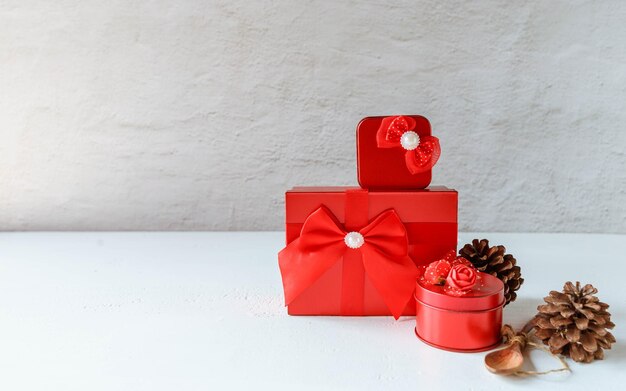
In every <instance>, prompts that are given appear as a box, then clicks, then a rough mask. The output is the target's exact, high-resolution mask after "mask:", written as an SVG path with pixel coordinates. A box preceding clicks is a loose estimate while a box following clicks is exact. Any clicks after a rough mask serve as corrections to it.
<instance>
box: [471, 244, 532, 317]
mask: <svg viewBox="0 0 626 391" xmlns="http://www.w3.org/2000/svg"><path fill="white" fill-rule="evenodd" d="M505 252H506V248H505V247H504V246H493V247H489V241H488V240H487V239H482V240H478V239H474V240H472V243H468V244H466V245H465V246H463V247H462V248H461V249H460V250H459V255H460V256H462V257H464V258H466V259H468V260H469V261H470V262H472V264H473V265H474V267H475V268H476V269H477V270H478V271H481V272H484V273H488V274H491V275H493V276H496V277H498V278H499V279H500V280H501V281H502V282H503V283H504V298H505V299H506V302H505V303H504V305H507V304H509V303H510V302H512V301H515V299H516V298H517V293H515V291H516V290H518V289H519V288H520V286H522V284H523V283H524V279H523V278H522V272H521V269H520V267H519V266H517V265H516V263H517V260H516V259H515V257H513V255H511V254H505Z"/></svg>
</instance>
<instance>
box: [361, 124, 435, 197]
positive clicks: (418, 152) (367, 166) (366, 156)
mask: <svg viewBox="0 0 626 391" xmlns="http://www.w3.org/2000/svg"><path fill="white" fill-rule="evenodd" d="M356 139H357V177H358V180H359V184H360V185H361V187H363V188H364V189H423V188H425V187H427V186H428V185H429V184H430V180H431V168H432V167H433V166H434V165H435V163H436V162H437V160H438V159H439V155H440V153H441V150H440V147H439V140H438V139H437V138H436V137H433V136H431V128H430V123H429V122H428V120H427V119H426V118H424V117H422V116H420V115H400V116H390V117H367V118H364V119H363V120H361V122H360V123H359V124H358V126H357V128H356Z"/></svg>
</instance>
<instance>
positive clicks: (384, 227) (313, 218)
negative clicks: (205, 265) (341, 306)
mask: <svg viewBox="0 0 626 391" xmlns="http://www.w3.org/2000/svg"><path fill="white" fill-rule="evenodd" d="M359 234H360V235H359ZM347 235H352V236H351V237H347ZM355 235H356V237H357V238H358V239H360V238H361V237H362V239H363V240H362V241H357V245H360V247H358V248H350V247H348V243H349V239H350V238H354V237H355ZM351 244H354V243H351ZM353 247H355V246H354V245H353ZM348 251H358V252H359V253H360V254H361V258H362V260H363V267H364V269H365V272H366V273H367V275H368V277H369V279H370V281H371V282H372V285H373V286H374V287H375V288H376V290H378V292H379V293H380V295H381V297H382V298H383V300H384V302H385V304H386V305H387V307H388V308H389V310H390V311H391V313H392V314H393V316H394V317H395V318H396V319H398V317H399V316H400V315H401V314H402V311H403V310H404V308H405V307H406V305H407V303H408V301H409V300H410V299H411V297H412V295H413V291H414V289H415V280H416V278H417V276H418V269H417V267H416V266H415V264H414V263H413V261H412V260H411V258H409V256H408V255H407V252H408V239H407V234H406V230H405V228H404V225H403V224H402V221H400V218H399V217H398V215H397V214H396V212H395V211H393V210H391V209H390V210H387V211H385V212H383V213H381V214H380V215H378V217H376V218H375V219H374V220H373V221H371V222H370V223H369V224H368V225H367V226H365V227H364V228H362V229H361V230H360V231H359V232H358V234H356V233H354V232H353V233H348V232H346V231H345V230H344V229H343V228H341V226H340V223H339V222H338V221H337V219H336V218H335V216H333V215H332V213H331V212H330V211H329V210H328V209H327V208H326V207H324V206H322V207H320V208H319V209H317V210H316V211H314V212H313V213H311V214H310V215H309V217H307V219H306V220H305V222H304V225H303V226H302V232H301V234H300V237H299V238H298V239H296V240H294V241H293V242H291V243H290V244H289V245H287V247H285V248H284V249H283V250H282V251H281V252H280V253H278V263H279V266H280V272H281V274H282V278H283V287H284V291H285V305H288V304H289V303H291V302H292V301H293V300H294V299H295V298H296V297H298V295H300V294H301V293H302V292H303V291H304V290H305V289H307V288H308V287H309V286H311V284H313V283H314V282H315V281H316V280H317V279H318V278H320V277H321V276H322V275H323V274H324V272H326V271H327V270H328V269H330V267H331V266H333V265H334V264H335V263H336V262H338V261H339V260H340V259H342V257H343V255H344V254H345V253H346V252H348Z"/></svg>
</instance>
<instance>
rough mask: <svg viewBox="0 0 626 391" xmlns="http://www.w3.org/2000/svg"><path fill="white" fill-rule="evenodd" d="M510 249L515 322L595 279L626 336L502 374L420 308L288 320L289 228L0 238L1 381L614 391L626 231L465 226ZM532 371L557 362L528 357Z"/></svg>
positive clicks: (624, 372)
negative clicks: (446, 346) (282, 271)
mask: <svg viewBox="0 0 626 391" xmlns="http://www.w3.org/2000/svg"><path fill="white" fill-rule="evenodd" d="M459 236H460V238H459V243H465V242H466V241H468V240H470V239H471V238H473V237H476V236H481V237H482V236H484V237H487V238H489V239H491V241H492V243H500V244H504V245H506V246H507V248H508V249H509V251H510V252H511V253H513V254H514V255H515V256H516V257H517V259H518V262H519V264H520V265H521V267H522V270H523V275H524V277H525V279H526V282H525V284H524V285H523V286H522V289H521V290H520V292H519V298H518V300H517V301H516V302H515V303H513V304H511V305H509V306H508V307H506V309H505V315H504V318H505V319H504V320H505V322H508V323H511V324H513V325H514V326H516V327H520V326H522V324H523V323H524V322H525V321H526V320H527V319H529V318H530V317H532V316H533V315H534V313H535V309H536V306H537V305H538V304H541V298H542V297H543V296H545V295H546V294H547V293H548V292H549V291H550V290H553V289H559V290H560V289H561V288H562V285H563V283H564V282H565V281H567V280H573V281H575V280H580V281H581V282H590V283H593V284H594V285H595V286H596V287H597V288H598V289H599V290H600V292H599V297H600V299H601V300H603V301H605V302H607V303H609V304H610V305H611V308H610V311H611V313H612V314H613V320H614V322H615V323H616V324H617V327H616V329H615V330H614V334H615V336H616V338H617V340H618V342H617V344H616V345H614V347H613V349H612V350H610V351H607V354H606V359H605V360H604V361H598V362H595V363H592V364H586V365H585V364H575V363H571V366H572V370H573V373H571V374H553V375H547V376H543V377H540V378H504V377H497V376H495V375H492V374H490V373H488V372H487V371H486V370H485V369H484V367H483V357H484V353H476V354H460V353H450V352H446V351H441V350H437V349H434V348H431V347H429V346H426V345H425V344H423V343H421V342H420V341H419V340H417V339H416V338H415V336H414V334H413V327H414V319H412V318H401V319H400V320H399V321H394V320H393V319H392V318H388V317H370V318H341V317H290V316H288V315H287V314H286V311H285V309H284V308H283V306H282V301H283V298H282V290H281V282H280V275H279V272H278V266H277V260H276V253H277V251H278V250H279V249H280V248H281V247H282V245H283V233H280V232H265V233H3V234H0V302H1V306H0V390H11V391H15V390H64V391H66V390H81V391H86V390H90V391H91V390H208V389H213V390H219V389H294V390H295V389H297V390H301V389H325V390H328V389H355V390H398V389H407V390H439V389H441V390H466V389H467V390H469V389H471V390H480V389H518V388H526V387H532V388H533V389H567V390H577V389H581V390H597V389H603V388H604V387H606V386H615V387H613V389H619V388H622V389H623V387H625V384H626V332H625V331H624V330H626V305H625V300H624V293H625V292H624V286H625V285H626V267H625V266H624V265H625V264H626V259H625V258H624V245H625V244H626V236H619V235H561V234H482V235H475V234H460V235H459ZM531 357H532V359H533V360H534V363H535V364H536V366H537V367H538V368H539V369H543V368H548V367H554V366H556V365H557V362H556V361H551V359H550V358H549V357H546V356H544V354H543V353H541V352H534V353H532V354H531Z"/></svg>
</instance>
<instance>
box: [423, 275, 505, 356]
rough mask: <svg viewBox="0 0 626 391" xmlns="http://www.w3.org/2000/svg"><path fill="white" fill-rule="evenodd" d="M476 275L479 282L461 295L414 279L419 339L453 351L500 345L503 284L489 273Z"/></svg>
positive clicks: (489, 347)
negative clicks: (415, 283) (454, 294)
mask: <svg viewBox="0 0 626 391" xmlns="http://www.w3.org/2000/svg"><path fill="white" fill-rule="evenodd" d="M478 276H479V279H480V281H479V282H478V283H477V284H476V285H475V286H474V287H472V289H471V290H470V291H469V292H468V293H467V294H465V295H462V296H451V295H448V294H446V292H445V288H444V287H443V286H439V285H432V284H428V283H425V282H424V281H423V280H421V279H420V280H418V281H417V286H416V289H415V301H416V306H417V316H416V318H415V321H416V326H415V334H416V335H417V336H418V337H419V338H420V339H421V340H422V341H424V342H426V343H427V344H429V345H431V346H434V347H437V348H439V349H444V350H452V351H456V352H479V351H484V350H490V349H493V348H494V347H495V346H497V345H499V344H500V340H501V335H500V329H501V327H502V308H503V306H504V302H505V300H504V284H503V283H502V281H500V280H499V279H498V278H496V277H494V276H492V275H490V274H486V273H478Z"/></svg>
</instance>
